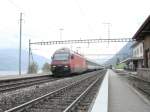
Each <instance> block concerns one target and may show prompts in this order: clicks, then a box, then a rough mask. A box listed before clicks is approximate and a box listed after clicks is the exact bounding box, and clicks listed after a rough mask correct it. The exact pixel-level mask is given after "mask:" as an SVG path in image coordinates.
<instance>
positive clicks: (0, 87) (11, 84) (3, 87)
mask: <svg viewBox="0 0 150 112" xmlns="http://www.w3.org/2000/svg"><path fill="white" fill-rule="evenodd" d="M58 79H59V78H52V77H50V76H45V77H36V78H35V77H34V78H28V79H20V80H19V79H18V80H11V81H6V82H1V84H0V93H4V92H8V91H12V90H17V89H20V88H25V87H29V86H32V85H38V84H41V83H46V82H50V81H55V80H58Z"/></svg>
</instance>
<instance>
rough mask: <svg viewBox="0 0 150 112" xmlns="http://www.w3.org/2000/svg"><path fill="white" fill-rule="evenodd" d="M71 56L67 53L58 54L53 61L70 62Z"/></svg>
mask: <svg viewBox="0 0 150 112" xmlns="http://www.w3.org/2000/svg"><path fill="white" fill-rule="evenodd" d="M68 58H69V54H67V53H57V54H55V55H54V58H53V60H68Z"/></svg>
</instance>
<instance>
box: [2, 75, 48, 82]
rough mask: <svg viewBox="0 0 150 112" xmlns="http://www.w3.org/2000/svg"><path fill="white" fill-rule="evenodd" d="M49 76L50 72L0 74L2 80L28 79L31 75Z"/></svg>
mask: <svg viewBox="0 0 150 112" xmlns="http://www.w3.org/2000/svg"><path fill="white" fill-rule="evenodd" d="M42 76H48V74H22V75H3V76H0V81H7V80H14V79H26V78H31V77H42Z"/></svg>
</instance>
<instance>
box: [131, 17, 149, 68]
mask: <svg viewBox="0 0 150 112" xmlns="http://www.w3.org/2000/svg"><path fill="white" fill-rule="evenodd" d="M133 39H135V40H136V43H138V44H137V45H138V46H139V48H137V50H136V49H133V54H135V55H136V54H137V53H139V52H141V54H140V55H141V57H143V63H142V64H143V67H144V68H150V16H148V18H147V19H146V20H145V21H144V23H143V24H142V26H141V27H140V28H139V29H138V31H137V32H136V33H135V35H134V36H133ZM135 46H136V45H135ZM142 53H143V54H142ZM142 55H143V56H142Z"/></svg>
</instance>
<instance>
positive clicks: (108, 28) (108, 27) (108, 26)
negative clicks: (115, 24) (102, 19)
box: [103, 23, 111, 45]
mask: <svg viewBox="0 0 150 112" xmlns="http://www.w3.org/2000/svg"><path fill="white" fill-rule="evenodd" d="M103 24H106V25H107V33H108V34H107V35H108V45H109V39H110V25H111V23H103Z"/></svg>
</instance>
